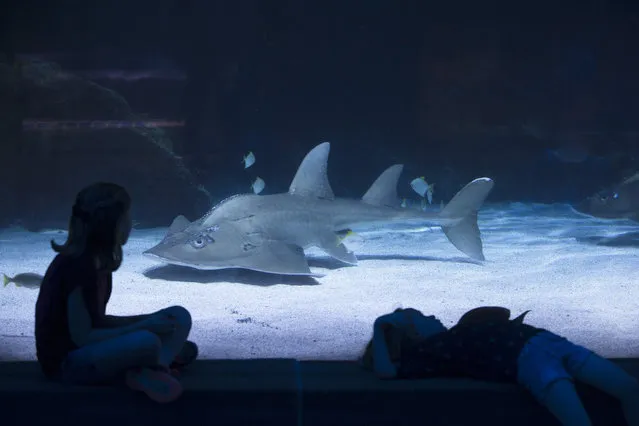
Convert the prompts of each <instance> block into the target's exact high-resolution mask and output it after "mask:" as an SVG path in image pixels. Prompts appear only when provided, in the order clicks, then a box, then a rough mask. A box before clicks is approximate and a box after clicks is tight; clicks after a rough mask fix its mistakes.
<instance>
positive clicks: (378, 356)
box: [373, 318, 397, 379]
mask: <svg viewBox="0 0 639 426" xmlns="http://www.w3.org/2000/svg"><path fill="white" fill-rule="evenodd" d="M380 319H381V318H378V320H376V321H375V324H374V325H373V369H374V370H375V374H377V377H379V378H381V379H392V378H395V377H397V368H396V367H395V365H394V364H393V362H392V361H391V359H390V354H389V352H388V345H387V343H386V336H385V334H384V327H385V326H386V325H387V323H386V322H385V321H384V320H383V319H381V320H380Z"/></svg>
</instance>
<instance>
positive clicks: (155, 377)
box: [126, 368, 183, 403]
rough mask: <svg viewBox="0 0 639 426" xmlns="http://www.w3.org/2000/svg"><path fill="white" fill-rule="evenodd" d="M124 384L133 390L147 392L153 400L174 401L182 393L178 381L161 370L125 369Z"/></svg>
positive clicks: (160, 401)
mask: <svg viewBox="0 0 639 426" xmlns="http://www.w3.org/2000/svg"><path fill="white" fill-rule="evenodd" d="M126 384H127V386H129V387H130V388H131V389H133V390H137V391H141V392H144V393H146V394H147V396H148V397H149V398H151V399H152V400H153V401H155V402H159V403H166V402H171V401H175V400H176V399H178V398H179V397H180V395H182V391H183V389H182V385H181V384H180V382H179V381H177V380H176V379H175V378H173V377H172V376H171V375H170V374H167V373H166V372H164V371H161V370H152V369H149V368H140V369H133V370H129V371H127V374H126Z"/></svg>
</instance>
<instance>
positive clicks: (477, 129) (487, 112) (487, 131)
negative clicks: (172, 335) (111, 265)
mask: <svg viewBox="0 0 639 426" xmlns="http://www.w3.org/2000/svg"><path fill="white" fill-rule="evenodd" d="M637 9H638V5H636V4H633V3H628V2H625V3H624V2H610V1H609V2H606V1H591V2H562V3H553V2H536V3H535V4H534V6H533V5H529V6H526V7H523V6H521V5H519V4H512V5H509V3H508V2H488V3H484V2H483V3H481V5H479V4H477V3H475V2H461V1H457V2H423V1H403V2H384V1H361V0H353V1H349V2H338V1H321V2H309V1H268V2H264V1H257V0H237V1H232V2H231V1H215V2H210V1H203V0H188V1H187V0H185V1H179V2H178V1H168V0H160V1H132V2H129V1H126V2H125V1H120V0H116V1H111V2H86V3H83V2H74V1H55V2H44V1H21V2H17V1H12V2H5V3H4V12H5V13H3V14H2V15H3V18H2V25H1V28H2V54H3V55H4V58H5V64H6V65H7V66H8V67H9V68H8V69H14V70H19V69H20V66H19V64H20V62H21V61H24V60H25V59H24V58H32V57H37V58H39V59H42V60H47V61H51V62H53V63H55V64H57V65H59V66H60V67H61V68H62V69H63V70H71V72H76V73H79V75H83V74H82V72H83V71H87V72H88V71H93V72H95V71H104V72H106V71H108V70H113V69H116V70H120V71H125V72H126V71H127V70H128V71H131V72H133V71H135V70H140V69H147V70H148V69H151V70H160V71H161V72H167V73H169V74H170V75H172V76H173V78H171V77H170V76H168V77H167V76H166V75H165V78H161V79H133V80H131V79H130V80H125V79H117V78H109V77H100V76H99V75H98V76H97V77H95V76H94V77H95V78H93V77H91V74H90V73H89V74H88V75H89V78H93V81H95V82H96V83H98V84H100V85H102V86H104V87H106V88H108V89H112V90H115V91H116V92H117V93H119V94H120V95H122V96H123V97H124V98H125V99H126V101H127V102H128V103H129V104H130V106H131V109H132V110H134V111H135V112H137V113H140V114H145V115H146V116H148V117H152V118H161V119H168V120H184V121H185V126H184V127H180V128H177V129H170V130H168V131H167V133H168V137H169V138H170V140H171V144H172V151H171V153H170V155H169V157H171V158H165V157H166V155H156V154H153V153H149V152H147V151H145V150H144V149H131V148H126V149H124V148H123V149H119V148H118V149H119V150H118V149H115V148H113V149H110V148H108V146H110V144H114V146H116V145H117V144H118V141H120V143H122V144H124V142H122V141H123V140H124V139H123V138H126V137H127V136H126V135H125V136H122V133H108V132H107V133H105V132H100V131H95V132H84V133H82V134H80V135H78V134H74V133H72V132H67V133H60V134H54V135H53V136H51V135H48V136H47V135H42V134H38V133H37V132H36V133H34V132H26V131H24V129H23V128H22V121H23V120H25V119H47V118H51V117H45V116H36V117H30V116H29V114H32V113H33V111H34V108H33V105H34V104H38V102H39V100H38V99H37V98H33V96H36V95H34V94H33V93H32V92H29V91H28V90H26V89H25V87H26V86H25V84H24V83H23V84H22V85H20V81H21V80H20V79H21V78H23V79H24V78H26V77H25V76H24V75H22V76H21V77H20V76H19V71H16V72H17V73H18V79H17V80H12V82H11V83H7V81H9V80H7V79H6V78H5V79H4V86H3V88H2V90H3V93H5V94H7V96H3V97H2V101H0V103H2V104H3V105H2V118H1V119H0V122H2V124H1V125H0V133H1V137H2V144H1V146H2V151H3V152H2V158H3V167H2V168H1V170H2V171H1V172H0V174H1V175H2V180H1V181H0V185H1V186H2V188H0V192H2V193H3V195H4V196H6V197H8V198H9V199H11V200H12V202H11V203H9V204H10V205H8V206H5V207H6V208H3V209H1V210H0V224H2V225H4V226H8V225H10V224H15V223H19V224H22V225H24V226H26V227H27V228H29V229H36V228H39V227H46V226H64V224H65V221H66V215H67V213H68V212H67V206H68V205H69V198H70V197H71V196H72V194H73V193H74V191H75V190H76V189H77V187H80V186H82V185H83V184H84V183H85V181H86V180H91V179H97V178H103V177H110V176H112V175H118V176H123V177H122V179H123V180H124V181H123V183H124V184H128V186H129V187H131V188H132V192H133V193H134V195H136V199H137V201H138V203H137V206H136V208H137V211H136V215H137V217H136V220H137V221H138V223H139V224H140V226H168V224H169V222H170V219H171V218H172V217H174V216H175V215H177V214H180V213H187V214H188V215H189V216H191V217H192V218H194V217H195V216H197V215H199V214H201V213H203V212H204V211H206V209H207V208H208V207H209V205H210V202H211V201H212V200H218V199H220V198H222V197H225V196H227V195H229V194H231V193H234V192H244V191H247V190H249V186H250V182H251V181H250V179H248V178H247V177H246V175H245V174H244V173H245V172H244V171H243V170H242V167H241V164H240V162H241V159H242V156H243V155H244V154H246V152H248V151H249V150H253V151H254V152H255V154H256V156H257V159H258V161H257V163H256V165H255V166H254V167H255V170H256V172H258V173H259V174H260V176H261V177H262V178H263V179H264V180H265V181H266V182H267V190H268V191H269V192H271V193H272V192H277V191H284V190H286V188H287V186H288V184H289V183H290V179H291V178H292V175H293V173H294V172H295V167H296V166H297V163H298V161H299V160H300V158H301V157H302V156H303V155H304V153H306V152H307V151H308V149H310V147H312V146H314V145H315V144H317V143H319V142H321V141H325V140H326V141H331V142H332V146H333V151H332V155H331V161H330V163H329V167H330V176H331V181H332V182H333V184H334V186H335V187H336V188H337V189H336V191H337V192H338V193H339V195H343V196H359V195H361V193H362V192H363V191H365V189H366V188H367V186H368V185H369V183H370V182H371V181H372V179H374V177H375V176H377V174H378V173H379V172H380V171H381V170H383V169H384V168H385V167H387V166H388V165H389V164H392V163H395V162H403V163H405V164H406V172H405V173H404V176H403V182H402V183H400V186H401V189H400V190H401V191H402V192H403V194H404V195H407V196H410V195H414V194H411V190H410V187H409V186H408V182H409V180H410V179H412V178H413V177H415V176H421V175H426V177H427V179H428V180H429V181H432V182H435V183H436V191H435V202H437V203H439V201H440V200H444V201H448V200H449V199H450V197H451V196H452V195H453V194H454V192H455V191H456V190H457V189H459V187H460V186H461V185H463V184H465V183H466V182H468V181H469V180H470V179H472V178H474V177H477V176H484V175H486V176H491V177H492V178H493V179H494V180H495V182H496V186H495V190H494V192H493V193H492V194H491V198H490V200H489V201H492V202H500V201H523V202H543V203H552V202H571V203H572V202H578V201H580V200H582V199H584V198H585V197H586V196H589V195H591V194H593V193H596V192H597V191H599V190H601V189H603V188H605V187H607V186H609V185H613V184H615V183H617V182H619V181H621V180H622V179H624V178H626V177H628V176H630V175H632V174H633V173H634V171H635V170H636V166H637V161H636V155H637V150H638V148H637V138H638V137H639V131H638V130H637V129H636V120H635V118H636V117H637V114H638V113H639V107H638V104H637V99H638V98H639V97H638V95H639V93H638V92H639V87H638V85H637V80H636V78H635V77H636V75H637V73H638V71H639V44H638V43H636V40H637V37H638V31H639V30H637V28H639V27H638V25H637V23H638V22H639V21H638V20H637V16H638V15H637ZM171 73H173V74H171ZM85 74H86V73H85ZM15 81H18V83H15ZM30 96H31V98H30ZM82 102H84V104H83V103H82ZM92 103H95V100H94V99H91V98H87V99H85V100H84V101H79V102H77V103H76V105H75V106H74V107H73V108H71V110H70V111H67V112H68V113H69V115H73V113H74V111H76V112H77V114H75V115H77V116H78V117H72V116H66V117H64V118H65V119H74V118H76V119H80V118H84V119H91V120H102V119H109V118H110V117H106V115H107V114H105V113H104V112H103V111H100V110H99V109H96V111H93V113H92V115H90V116H87V114H83V113H82V112H83V111H86V110H87V108H89V109H91V108H90V105H92ZM35 111H36V112H38V110H37V108H35ZM39 112H40V113H41V115H42V114H43V112H42V108H41V110H40V111H39ZM44 112H46V111H44ZM81 115H83V117H79V116H81ZM129 133H130V132H129ZM71 139H73V140H74V142H70V140H71ZM125 145H126V146H127V147H130V146H133V142H131V143H128V142H127V144H125ZM61 146H65V147H67V148H65V149H64V150H62V151H60V150H61V149H62V148H60V147H61ZM105 146H106V147H107V148H105ZM79 147H81V148H79ZM56 150H58V151H56ZM80 150H81V151H82V154H81V155H80V154H79V153H78V151H80ZM51 151H53V153H54V154H56V155H52V154H51ZM92 156H93V157H96V158H98V159H99V163H100V165H101V167H102V168H103V169H104V170H103V171H101V172H99V173H98V172H95V171H94V170H95V169H96V167H95V166H94V165H93V164H94V163H92V161H93V160H95V158H92ZM125 157H126V158H127V161H124V160H123V158H125ZM96 161H97V160H96ZM52 163H55V164H56V166H55V167H53V166H52V165H51V164H52ZM83 169H86V170H83ZM114 170H118V173H115V172H114ZM52 174H53V175H54V176H57V177H58V178H57V179H51V175H52ZM144 177H146V179H145V178H144ZM141 180H144V181H145V183H144V184H143V185H142V184H139V182H140V181H141ZM52 181H55V182H58V185H62V184H61V183H60V182H62V181H65V182H67V184H66V186H64V188H62V186H52V185H53V183H52ZM198 185H203V187H204V189H206V190H208V193H205V192H206V191H199V190H198V189H197V186H198ZM52 194H53V195H52ZM38 212H40V213H38Z"/></svg>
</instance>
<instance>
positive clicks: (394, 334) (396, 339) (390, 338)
mask: <svg viewBox="0 0 639 426" xmlns="http://www.w3.org/2000/svg"><path fill="white" fill-rule="evenodd" d="M408 309H411V308H408ZM405 310H406V309H404V308H397V309H395V310H394V311H393V313H395V312H401V311H405ZM416 337H417V336H414V335H413V334H412V333H411V330H407V329H404V328H400V327H396V326H393V325H388V326H386V327H385V328H384V339H385V340H386V345H387V347H388V351H389V355H390V359H391V361H393V362H397V361H399V356H400V348H401V343H402V341H403V340H404V339H411V338H416ZM373 360H374V359H373V339H372V338H371V339H370V340H369V341H368V343H367V344H366V347H365V348H364V353H362V355H361V356H360V358H359V362H360V365H361V366H362V367H363V368H364V369H366V370H373Z"/></svg>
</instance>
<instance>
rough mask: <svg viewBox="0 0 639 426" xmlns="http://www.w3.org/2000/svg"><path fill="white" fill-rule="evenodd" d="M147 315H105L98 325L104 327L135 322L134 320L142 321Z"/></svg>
mask: <svg viewBox="0 0 639 426" xmlns="http://www.w3.org/2000/svg"><path fill="white" fill-rule="evenodd" d="M148 317H149V315H148V314H144V315H127V316H117V315H105V316H104V318H103V320H102V322H101V323H100V326H101V327H104V328H113V327H123V326H126V325H131V324H135V323H136V322H140V321H144V320H145V319H147V318H148Z"/></svg>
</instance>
